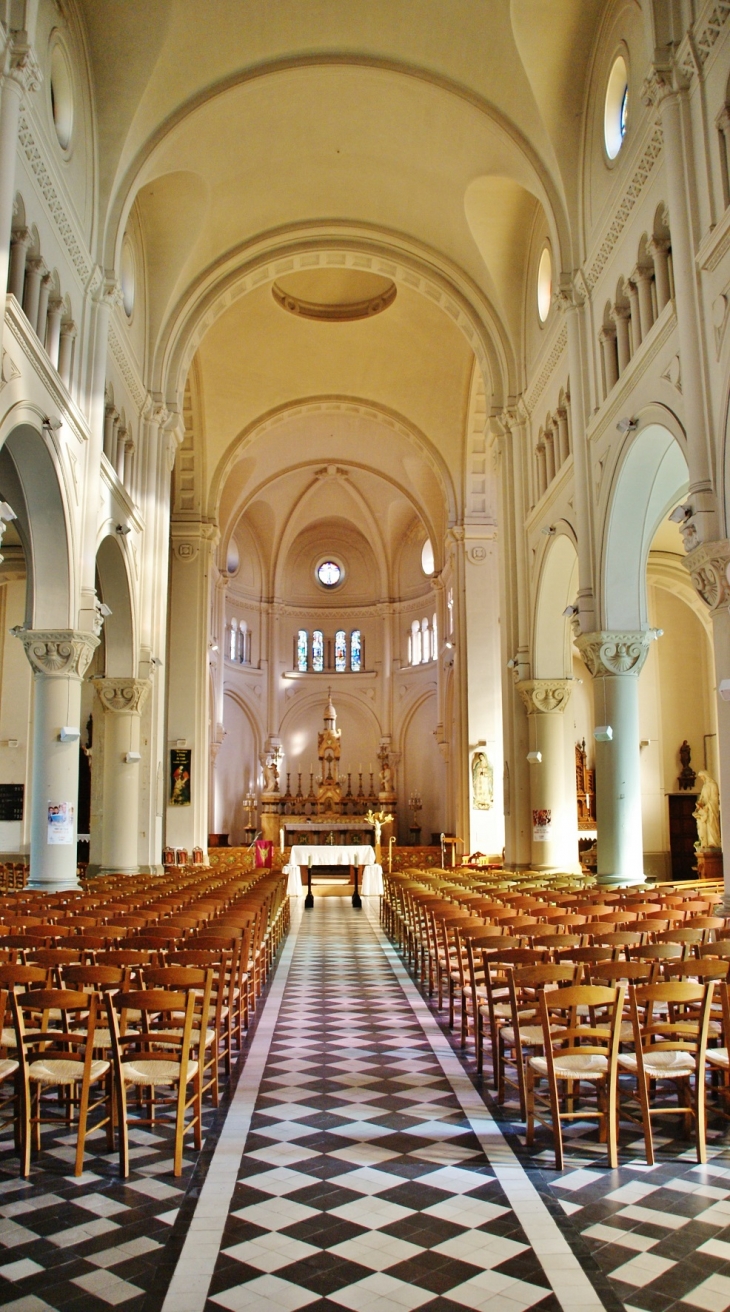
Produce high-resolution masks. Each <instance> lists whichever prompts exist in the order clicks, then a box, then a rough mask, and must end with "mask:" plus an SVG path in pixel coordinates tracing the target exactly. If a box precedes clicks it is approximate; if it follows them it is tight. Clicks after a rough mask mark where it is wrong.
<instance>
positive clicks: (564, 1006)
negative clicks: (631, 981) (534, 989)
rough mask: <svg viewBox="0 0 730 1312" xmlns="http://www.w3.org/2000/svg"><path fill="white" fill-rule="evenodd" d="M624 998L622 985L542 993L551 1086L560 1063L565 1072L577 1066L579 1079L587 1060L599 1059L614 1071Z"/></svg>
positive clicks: (551, 990) (545, 1044)
mask: <svg viewBox="0 0 730 1312" xmlns="http://www.w3.org/2000/svg"><path fill="white" fill-rule="evenodd" d="M625 995H626V989H625V987H624V985H623V984H615V985H613V986H609V987H607V986H605V985H600V984H573V985H568V987H567V988H558V989H543V990H542V992H541V993H540V999H539V1002H540V1019H541V1021H542V1032H543V1044H544V1051H545V1057H546V1060H547V1066H548V1076H549V1078H550V1080H551V1082H553V1081H554V1080H555V1062H556V1061H558V1060H559V1062H560V1065H561V1068H562V1069H564V1068H565V1067H566V1066H568V1067H569V1066H571V1065H573V1064H574V1065H575V1068H576V1079H579V1078H580V1074H579V1071H580V1067H581V1064H583V1063H584V1062H585V1059H586V1058H592V1057H593V1058H598V1059H599V1061H605V1064H606V1071H609V1070H610V1069H614V1070H615V1068H616V1057H617V1055H618V1045H619V1041H620V1036H621V1016H622V1012H623V1006H624V998H625Z"/></svg>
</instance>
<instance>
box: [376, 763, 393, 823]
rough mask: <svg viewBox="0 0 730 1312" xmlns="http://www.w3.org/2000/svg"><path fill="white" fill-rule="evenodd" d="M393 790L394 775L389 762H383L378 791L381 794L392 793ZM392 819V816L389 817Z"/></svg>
mask: <svg viewBox="0 0 730 1312" xmlns="http://www.w3.org/2000/svg"><path fill="white" fill-rule="evenodd" d="M394 790H395V775H394V772H393V767H392V765H391V764H390V761H388V760H385V761H384V762H383V768H382V770H381V771H380V791H381V793H388V794H390V793H392V792H394ZM391 819H392V816H391Z"/></svg>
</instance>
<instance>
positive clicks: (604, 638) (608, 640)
mask: <svg viewBox="0 0 730 1312" xmlns="http://www.w3.org/2000/svg"><path fill="white" fill-rule="evenodd" d="M657 636H658V634H657V630H656V629H639V630H637V631H636V632H634V633H607V632H605V631H601V632H599V633H581V634H579V635H578V636H577V637H576V639H575V645H576V647H577V648H578V650H579V652H580V654H581V656H582V657H583V660H584V661H585V663H586V665H587V666H588V669H589V670H590V672H591V674H592V675H593V677H594V679H601V678H604V677H605V676H606V675H607V674H639V673H640V671H641V668H642V666H643V664H644V661H645V660H646V657H647V655H648V652H649V643H650V642H653V641H654V639H655V638H656V637H657Z"/></svg>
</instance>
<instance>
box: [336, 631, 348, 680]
mask: <svg viewBox="0 0 730 1312" xmlns="http://www.w3.org/2000/svg"><path fill="white" fill-rule="evenodd" d="M346 669H347V634H346V633H345V630H344V629H338V630H337V632H336V634H335V673H336V674H344V673H345V670H346Z"/></svg>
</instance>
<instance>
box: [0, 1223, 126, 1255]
mask: <svg viewBox="0 0 730 1312" xmlns="http://www.w3.org/2000/svg"><path fill="white" fill-rule="evenodd" d="M118 1229H119V1225H118V1223H117V1222H116V1221H112V1220H111V1219H110V1218H109V1217H108V1216H99V1217H97V1219H96V1220H95V1221H85V1222H84V1223H83V1225H72V1226H71V1227H70V1228H69V1229H68V1230H59V1231H58V1232H57V1234H55V1235H49V1236H48V1239H49V1240H50V1242H51V1243H52V1244H55V1245H56V1247H57V1248H76V1247H78V1245H79V1244H85V1243H86V1241H87V1239H98V1237H99V1235H106V1234H109V1233H110V1232H111V1231H112V1230H118ZM0 1242H2V1239H1V1237H0Z"/></svg>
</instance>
